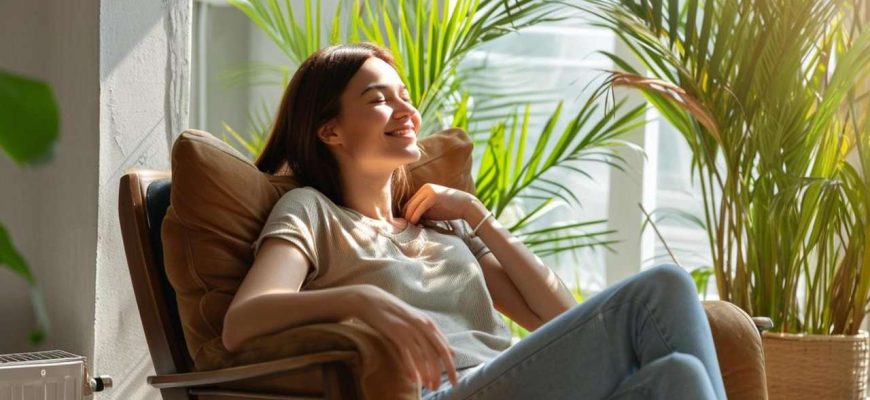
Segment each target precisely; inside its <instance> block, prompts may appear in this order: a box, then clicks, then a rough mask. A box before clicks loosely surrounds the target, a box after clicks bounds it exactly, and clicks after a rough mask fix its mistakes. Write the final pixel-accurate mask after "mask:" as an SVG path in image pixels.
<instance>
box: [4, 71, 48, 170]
mask: <svg viewBox="0 0 870 400" xmlns="http://www.w3.org/2000/svg"><path fill="white" fill-rule="evenodd" d="M58 126H59V115H58V107H57V103H56V101H55V98H54V93H53V92H52V90H51V87H50V86H49V85H48V84H47V83H45V82H43V81H40V80H35V79H31V78H28V77H25V76H22V75H17V74H13V73H10V72H7V71H3V70H0V148H2V149H3V150H4V151H5V152H6V154H7V155H9V157H10V158H12V160H13V161H15V163H17V164H18V165H19V166H23V165H41V164H45V163H46V162H48V161H49V160H51V159H52V158H53V157H54V153H55V151H56V144H57V137H58Z"/></svg>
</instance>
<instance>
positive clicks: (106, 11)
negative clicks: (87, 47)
mask: <svg viewBox="0 0 870 400" xmlns="http://www.w3.org/2000/svg"><path fill="white" fill-rule="evenodd" d="M190 16H191V3H190V0H164V1H161V2H157V1H135V0H104V1H103V2H102V4H101V8H100V54H101V58H100V73H99V76H100V129H99V138H100V152H99V160H100V164H99V191H98V193H97V203H98V204H99V207H98V221H99V224H98V227H97V234H98V238H99V240H98V242H97V251H96V267H97V270H96V302H95V310H96V311H95V314H96V320H95V327H94V331H95V332H94V337H95V340H94V353H95V369H96V371H99V373H102V374H109V375H112V376H113V377H115V382H116V387H115V388H114V389H112V390H111V391H110V392H109V393H108V394H107V396H104V397H106V398H112V399H145V398H148V399H152V398H153V399H158V398H159V393H158V392H157V391H156V390H154V389H152V388H150V387H148V386H146V385H145V377H146V376H147V375H148V374H152V373H153V366H152V364H151V359H150V356H149V352H148V347H147V345H146V343H145V337H144V334H143V331H142V326H141V320H140V319H139V313H138V309H137V305H136V299H135V297H134V296H133V292H132V285H131V283H130V275H129V272H128V269H127V261H126V257H125V255H124V252H123V243H122V241H121V234H120V226H119V223H118V209H117V203H118V181H119V179H120V178H121V176H122V175H123V174H124V173H126V172H127V171H128V170H130V169H131V168H150V169H161V170H168V169H169V150H170V148H171V144H172V143H173V141H174V139H175V138H176V137H177V135H178V134H179V133H180V132H181V131H182V130H183V129H185V128H187V124H188V121H187V119H188V108H189V100H188V96H189V88H190V79H189V74H190V24H191V23H190Z"/></svg>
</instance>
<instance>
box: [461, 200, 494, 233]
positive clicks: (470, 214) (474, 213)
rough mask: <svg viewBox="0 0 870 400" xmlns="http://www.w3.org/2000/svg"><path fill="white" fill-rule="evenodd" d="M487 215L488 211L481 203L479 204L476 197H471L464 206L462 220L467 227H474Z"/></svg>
mask: <svg viewBox="0 0 870 400" xmlns="http://www.w3.org/2000/svg"><path fill="white" fill-rule="evenodd" d="M487 214H489V210H488V209H487V208H486V206H485V205H484V204H483V202H481V201H480V200H479V199H478V198H477V197H472V199H471V201H470V202H469V203H468V204H466V205H465V210H464V212H463V215H462V219H464V220H465V222H467V223H468V225H471V226H472V227H475V226H477V224H479V223H480V221H482V220H483V219H484V218H486V216H487Z"/></svg>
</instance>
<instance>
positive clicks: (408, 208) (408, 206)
mask: <svg viewBox="0 0 870 400" xmlns="http://www.w3.org/2000/svg"><path fill="white" fill-rule="evenodd" d="M425 198H426V196H425V194H424V193H423V192H422V191H421V190H418V191H417V193H414V195H413V196H411V198H410V199H408V202H406V203H405V208H404V210H402V214H403V218H405V219H406V220H408V221H410V220H411V213H412V212H413V211H414V209H416V208H417V205H418V204H419V203H420V202H421V201H422V200H423V199H425Z"/></svg>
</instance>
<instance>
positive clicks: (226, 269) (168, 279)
mask: <svg viewBox="0 0 870 400" xmlns="http://www.w3.org/2000/svg"><path fill="white" fill-rule="evenodd" d="M421 145H422V146H424V147H425V148H426V150H427V158H426V159H424V160H420V161H418V162H417V163H415V164H414V165H413V166H412V168H411V173H412V176H413V178H414V181H415V182H436V183H439V184H444V185H448V186H451V187H457V188H462V189H463V190H469V191H472V193H473V182H472V181H471V176H470V151H471V142H470V139H469V138H468V136H467V135H466V134H465V133H464V132H462V131H461V130H457V129H452V130H447V131H444V132H441V133H439V134H436V135H433V136H431V137H429V138H425V139H422V140H421ZM295 186H297V184H296V182H295V181H294V180H293V179H292V177H289V176H271V175H266V174H262V173H260V172H259V171H258V170H257V169H256V167H255V166H253V164H251V163H250V162H249V161H247V160H246V159H245V158H244V157H243V156H241V155H240V154H239V153H238V152H236V151H235V150H234V149H232V148H231V147H229V146H227V145H226V144H224V143H223V142H221V141H219V140H217V139H216V138H214V137H213V136H212V135H210V134H209V133H207V132H202V131H196V130H188V131H185V132H184V133H183V134H182V135H181V136H180V137H179V139H178V140H177V141H176V143H175V144H174V145H173V149H172V171H171V172H170V171H153V170H142V169H139V170H132V171H128V172H127V173H126V174H125V175H124V176H123V177H122V178H121V181H120V192H119V213H120V223H121V231H122V235H123V241H124V247H125V251H126V255H127V263H128V267H129V270H130V276H131V279H132V282H133V289H134V293H135V296H136V301H137V304H138V307H139V314H140V318H141V320H142V325H143V328H144V330H145V336H146V339H147V342H148V346H149V350H150V352H151V357H152V360H153V362H154V367H155V371H156V373H157V375H155V376H151V377H148V383H149V384H150V385H152V386H154V387H156V388H158V389H160V391H161V394H162V395H163V398H164V399H167V400H170V399H171V400H176V399H204V400H217V399H285V400H290V399H317V398H325V399H358V398H359V399H365V398H371V399H374V398H377V399H419V393H420V386H419V385H417V384H415V383H413V382H410V381H408V380H407V379H405V378H403V375H402V374H396V373H394V372H395V371H396V369H397V368H398V366H399V365H400V363H399V361H398V357H397V355H396V354H394V353H393V351H392V349H391V347H390V346H389V345H388V344H387V342H386V340H385V339H384V338H382V337H381V335H380V334H379V333H378V332H376V331H374V330H373V329H371V328H368V327H367V326H363V325H360V324H349V323H319V324H312V325H307V326H302V327H296V328H292V329H288V330H286V331H283V332H279V333H276V334H273V335H267V336H264V337H260V338H257V339H254V340H251V341H249V342H248V343H245V344H244V345H243V347H242V348H240V349H239V350H237V351H234V352H229V351H227V350H226V349H225V348H223V345H222V343H221V335H220V328H221V326H222V325H221V323H220V322H221V321H222V319H223V313H224V312H225V311H226V307H228V306H229V301H230V300H231V299H232V296H233V294H234V293H235V290H236V289H237V288H238V285H239V284H240V282H241V279H242V278H243V277H244V274H245V272H246V268H247V267H248V266H249V265H250V262H251V261H252V254H250V251H249V250H250V248H249V245H250V243H252V242H253V240H254V239H255V238H256V235H257V234H258V233H259V230H260V228H261V227H262V223H263V222H264V221H265V219H266V217H267V216H268V212H269V211H270V209H271V205H272V204H274V202H275V201H277V199H278V198H279V197H280V195H282V194H283V193H285V192H286V191H287V190H289V189H291V188H292V187H295ZM704 308H705V310H706V311H707V315H708V319H709V320H710V324H711V328H712V329H713V335H714V341H715V344H716V347H717V353H718V354H719V361H720V365H721V367H722V373H723V378H724V380H725V385H726V390H727V392H728V395H729V398H732V399H744V398H745V399H765V398H767V390H766V383H765V376H764V364H763V355H762V353H761V337H760V335H759V329H762V328H763V326H764V324H765V323H766V322H767V321H766V320H764V319H758V320H756V321H755V323H753V320H752V319H750V318H749V316H748V315H746V313H744V312H743V311H742V310H740V309H739V308H737V307H736V306H734V305H733V304H730V303H725V302H721V301H707V302H704ZM288 312H292V310H288Z"/></svg>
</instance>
